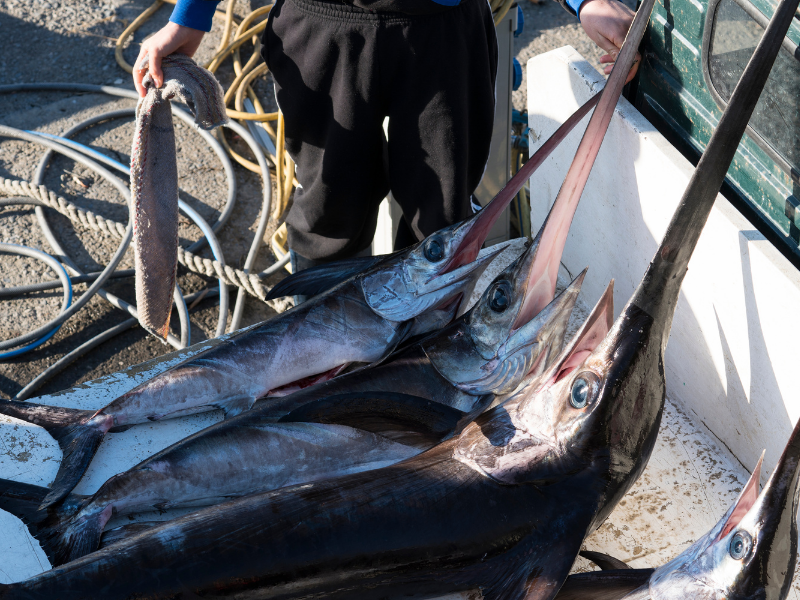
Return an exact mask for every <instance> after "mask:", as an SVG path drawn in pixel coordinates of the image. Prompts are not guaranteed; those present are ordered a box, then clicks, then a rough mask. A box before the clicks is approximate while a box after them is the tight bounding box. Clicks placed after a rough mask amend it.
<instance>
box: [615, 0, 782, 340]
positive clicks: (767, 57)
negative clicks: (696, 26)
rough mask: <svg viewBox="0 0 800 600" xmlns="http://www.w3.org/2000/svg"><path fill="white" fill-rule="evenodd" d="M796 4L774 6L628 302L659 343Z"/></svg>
mask: <svg viewBox="0 0 800 600" xmlns="http://www.w3.org/2000/svg"><path fill="white" fill-rule="evenodd" d="M796 7H797V2H794V1H792V0H790V1H788V2H787V1H784V2H782V3H781V4H780V5H779V6H778V8H777V10H776V11H775V15H774V17H773V18H772V20H771V21H770V24H769V26H768V27H767V30H766V31H765V32H764V36H763V37H762V38H761V42H760V43H759V45H758V47H757V48H756V51H755V53H754V54H753V56H752V58H751V59H750V62H748V63H747V67H746V68H745V70H744V73H742V76H741V78H740V79H739V83H738V84H737V85H736V89H735V90H734V91H733V94H732V95H731V98H730V101H729V102H728V106H727V108H726V109H725V112H724V113H723V114H722V117H721V118H720V120H719V124H718V125H717V128H716V130H715V131H714V134H713V135H712V136H711V140H710V141H709V142H708V146H707V147H706V150H705V152H704V153H703V156H702V157H701V158H700V161H699V162H698V164H697V168H696V169H695V171H694V174H693V175H692V178H691V180H690V181H689V185H688V186H687V187H686V191H685V192H684V193H683V197H682V198H681V201H680V204H679V205H678V209H677V210H676V211H675V214H674V215H673V217H672V220H671V221H670V224H669V227H668V228H667V233H666V234H665V235H664V239H663V241H662V242H661V245H660V246H659V248H658V251H657V252H656V255H655V257H654V258H653V260H652V262H651V263H650V266H649V267H648V268H647V272H646V273H645V276H644V279H643V280H642V282H641V283H640V284H639V287H638V288H637V290H636V292H635V293H634V296H633V298H632V299H631V304H633V305H635V306H638V307H639V308H641V309H642V310H644V311H645V312H646V313H648V314H649V315H650V316H651V317H653V318H654V319H655V321H656V322H657V323H663V325H664V328H665V329H664V331H663V338H662V340H663V341H662V344H666V340H667V338H668V337H669V330H670V326H671V323H672V314H673V313H674V310H675V306H676V304H677V302H678V294H679V292H680V287H681V283H682V282H683V278H684V276H685V275H686V270H687V268H688V264H689V259H690V258H691V257H692V253H693V252H694V249H695V247H696V246H697V241H698V239H699V238H700V233H701V232H702V231H703V227H704V226H705V224H706V221H707V220H708V216H709V214H710V213H711V208H712V207H713V206H714V201H715V200H716V198H717V194H718V192H719V189H720V187H721V186H722V182H723V181H724V179H725V175H726V173H727V172H728V168H729V167H730V164H731V162H732V161H733V157H734V155H735V153H736V149H737V148H738V145H739V140H741V138H742V136H743V135H744V132H745V128H746V127H747V124H748V122H749V121H750V117H751V116H752V114H753V110H754V109H755V106H756V103H757V102H758V99H759V96H760V95H761V92H762V90H763V89H764V85H765V84H766V82H767V77H768V76H769V74H770V71H771V70H772V65H773V63H774V62H775V58H776V56H777V55H778V51H779V50H780V48H781V44H782V42H783V38H784V37H785V36H786V32H787V31H788V29H789V25H790V24H791V22H792V18H793V16H794V12H795V8H796Z"/></svg>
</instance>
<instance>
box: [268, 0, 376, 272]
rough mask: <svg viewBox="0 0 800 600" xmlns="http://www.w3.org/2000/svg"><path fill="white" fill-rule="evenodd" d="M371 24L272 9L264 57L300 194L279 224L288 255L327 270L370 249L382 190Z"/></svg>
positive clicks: (322, 8)
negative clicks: (286, 235)
mask: <svg viewBox="0 0 800 600" xmlns="http://www.w3.org/2000/svg"><path fill="white" fill-rule="evenodd" d="M375 24H376V17H375V16H374V15H370V14H369V13H367V12H366V11H363V10H361V9H357V8H353V7H348V6H344V5H338V4H333V3H322V2H312V1H309V0H283V1H279V2H278V4H277V5H276V7H275V8H274V9H273V11H272V13H271V14H270V21H269V24H268V25H267V29H266V31H265V32H264V39H263V42H264V47H263V50H262V54H263V55H264V59H265V60H266V62H267V65H268V66H269V69H270V71H271V72H272V75H273V77H274V79H275V87H276V92H277V99H278V103H279V105H280V107H281V110H282V111H283V113H284V116H285V119H286V148H287V150H288V152H289V154H290V155H291V157H292V158H293V159H294V161H295V163H296V164H297V180H298V182H299V183H300V186H301V187H300V188H298V189H297V190H296V191H295V195H294V202H293V205H292V208H291V209H290V211H289V214H288V216H287V218H286V225H287V229H288V232H289V247H290V248H292V249H293V250H294V251H295V252H296V253H298V254H300V255H301V256H302V257H304V258H305V259H309V260H311V261H320V262H325V261H328V260H334V259H338V258H346V257H349V256H353V255H355V254H357V253H359V252H361V251H363V250H364V249H365V248H368V247H369V245H370V244H371V242H372V237H373V235H374V233H375V226H376V222H377V214H378V206H379V204H380V201H381V200H382V199H383V197H384V196H386V194H387V193H388V190H389V185H388V179H387V175H386V169H385V165H384V158H383V154H384V152H383V146H384V143H385V142H384V135H383V119H384V114H385V107H382V106H380V105H379V95H378V94H377V90H376V89H375V88H374V81H376V79H377V72H378V64H377V57H376V54H377V47H376V32H377V27H376V26H375Z"/></svg>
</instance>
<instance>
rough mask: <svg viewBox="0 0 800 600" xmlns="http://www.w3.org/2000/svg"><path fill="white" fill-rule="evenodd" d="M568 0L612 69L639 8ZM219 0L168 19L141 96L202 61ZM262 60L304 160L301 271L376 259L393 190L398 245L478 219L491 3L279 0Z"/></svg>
mask: <svg viewBox="0 0 800 600" xmlns="http://www.w3.org/2000/svg"><path fill="white" fill-rule="evenodd" d="M557 1H559V2H560V3H561V4H562V6H563V7H564V8H565V9H566V10H568V11H569V12H572V13H573V14H575V15H577V16H578V17H579V20H580V22H581V25H582V26H583V29H584V31H585V32H586V33H587V34H588V36H589V37H590V38H591V39H592V40H593V41H594V42H595V43H596V44H597V45H598V46H599V47H600V48H601V49H603V50H604V51H605V52H606V54H605V55H604V56H603V57H601V63H603V64H604V65H605V66H604V70H605V72H606V73H610V71H611V67H612V66H613V61H614V60H615V58H616V56H617V54H618V52H619V49H620V48H621V46H622V43H623V41H624V39H625V35H626V34H627V31H628V28H629V27H630V24H631V22H632V20H633V15H634V13H633V11H631V10H630V9H629V8H628V7H627V6H625V5H624V4H622V3H621V2H618V1H617V0H557ZM216 4H217V2H216V1H215V0H177V4H176V6H175V9H174V11H173V13H172V16H171V18H170V22H169V23H168V24H167V25H165V26H164V27H163V28H162V29H161V30H160V31H158V32H157V33H156V34H155V35H153V36H152V37H150V38H148V39H147V40H145V41H144V42H143V43H142V47H141V50H140V52H139V56H138V58H137V60H136V63H135V65H134V69H133V78H134V83H135V85H136V89H137V91H138V92H139V94H140V95H144V94H145V90H144V88H143V87H142V79H143V77H144V74H145V72H146V68H149V69H150V72H151V75H152V78H153V80H154V82H155V83H156V85H158V86H159V87H160V86H161V85H162V84H163V79H162V77H163V76H162V73H161V69H160V63H161V59H162V58H163V57H164V56H167V55H169V54H172V53H174V52H178V53H183V54H187V55H189V56H192V55H194V53H195V52H196V51H197V48H198V46H199V45H200V42H201V41H202V38H203V35H204V34H205V33H206V32H207V31H210V29H211V19H212V16H213V13H214V10H215V8H216ZM261 53H262V56H263V58H264V60H265V61H266V63H267V66H268V68H269V70H270V71H271V72H272V75H273V79H274V83H275V90H276V98H277V101H278V104H279V106H280V108H281V110H282V112H283V113H284V116H285V124H286V126H285V135H286V149H287V151H288V152H289V155H290V156H291V157H292V159H293V160H294V162H295V164H296V166H297V172H296V177H297V181H298V183H299V187H298V188H297V190H296V192H295V195H294V200H293V204H292V207H291V209H290V211H289V213H288V215H287V218H286V225H287V229H288V234H289V248H290V250H291V253H292V264H293V267H294V269H293V270H294V272H297V271H298V270H301V269H303V268H307V267H309V266H312V265H314V264H318V263H320V262H327V261H331V260H336V259H340V258H348V257H352V256H358V255H363V254H364V253H368V252H369V249H370V245H371V242H372V237H373V235H374V232H375V228H376V223H377V214H378V206H379V204H380V202H381V201H382V199H383V198H384V197H385V196H386V195H387V193H388V192H389V191H391V192H392V195H393V197H394V198H395V200H396V201H397V202H398V204H399V205H400V207H401V209H402V214H403V218H402V220H401V223H400V226H399V229H398V232H397V236H396V239H395V248H396V249H399V248H403V247H406V246H408V245H410V244H411V243H414V242H416V241H417V240H421V239H423V238H424V237H426V236H427V235H429V234H431V233H433V232H434V231H437V230H439V229H441V228H443V227H446V226H448V225H451V224H453V223H456V222H458V221H461V220H462V219H464V218H466V217H467V216H468V215H469V213H470V211H471V209H470V200H471V195H472V193H473V192H474V190H475V189H476V188H477V186H478V184H479V182H480V179H481V177H482V175H483V171H484V168H485V165H486V162H487V159H488V156H489V145H490V140H491V136H492V126H493V121H494V103H495V97H494V91H495V90H494V85H495V76H496V73H497V42H496V38H495V28H494V23H493V20H492V14H491V10H490V7H489V6H488V4H487V2H486V0H346V1H342V0H276V2H275V5H274V7H273V8H272V10H271V11H270V14H269V20H268V23H267V26H266V29H265V31H264V34H263V39H262V52H261ZM145 57H148V59H149V67H143V61H144V59H145ZM637 65H638V57H637V62H636V63H635V65H634V68H633V70H632V71H631V73H630V75H629V79H630V78H632V77H633V75H634V74H635V71H636V66H637ZM386 117H388V118H389V120H388V128H387V133H388V137H387V136H385V135H384V120H385V118H386ZM483 200H484V201H486V200H488V198H487V199H483Z"/></svg>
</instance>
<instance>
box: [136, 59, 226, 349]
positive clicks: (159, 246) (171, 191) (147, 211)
mask: <svg viewBox="0 0 800 600" xmlns="http://www.w3.org/2000/svg"><path fill="white" fill-rule="evenodd" d="M161 68H162V70H163V73H164V85H163V86H162V87H161V88H156V87H155V86H154V85H153V83H152V79H150V75H149V74H148V75H147V76H146V77H145V80H144V82H143V83H144V85H145V87H146V88H148V92H147V95H146V96H145V97H144V98H142V99H141V100H139V104H138V106H137V107H136V129H135V132H134V135H133V146H132V149H131V212H132V213H133V219H134V221H133V246H134V251H135V257H136V258H135V259H136V304H137V306H138V308H139V323H141V325H142V327H144V328H145V329H147V330H148V331H150V332H152V333H154V334H156V335H158V336H159V337H160V338H162V339H164V340H166V338H167V333H169V318H170V313H171V311H172V293H173V290H174V288H175V276H176V272H177V266H178V167H177V160H176V151H175V130H174V127H173V125H172V109H171V106H170V101H171V100H177V101H180V102H183V103H185V104H187V105H188V106H189V108H191V109H192V112H193V113H194V116H195V122H196V123H197V125H198V126H199V127H201V128H203V129H212V128H214V127H216V126H218V125H222V124H224V123H226V122H227V120H228V117H227V115H226V113H225V104H224V102H223V92H222V87H221V86H220V84H219V82H218V81H217V80H216V78H215V77H214V75H213V74H211V72H209V71H207V70H206V69H204V68H202V67H200V66H199V65H197V63H195V62H194V61H193V60H192V59H191V58H189V57H188V56H185V55H182V54H173V55H171V56H168V57H165V58H164V59H163V60H162V62H161Z"/></svg>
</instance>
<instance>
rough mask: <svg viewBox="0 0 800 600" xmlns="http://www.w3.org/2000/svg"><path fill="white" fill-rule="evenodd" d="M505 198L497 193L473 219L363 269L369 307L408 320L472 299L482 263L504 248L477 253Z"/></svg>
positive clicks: (500, 210) (439, 232) (438, 232)
mask: <svg viewBox="0 0 800 600" xmlns="http://www.w3.org/2000/svg"><path fill="white" fill-rule="evenodd" d="M506 204H507V202H504V201H503V198H495V199H494V200H492V201H491V202H490V203H489V204H488V205H486V207H485V208H483V210H481V211H479V212H477V213H476V214H474V215H473V216H472V217H470V218H469V219H467V220H465V221H462V222H461V223H457V224H455V225H451V226H450V227H446V228H445V229H441V230H439V231H437V232H436V233H434V234H432V235H430V236H428V237H427V238H425V239H424V240H422V241H421V242H418V243H417V244H415V245H414V246H412V247H411V248H410V249H409V250H407V251H405V252H402V253H398V254H397V255H396V257H394V258H391V259H389V261H386V262H383V263H381V264H380V265H379V267H376V268H375V269H372V270H370V271H367V272H366V273H364V274H363V275H362V276H361V286H362V289H363V291H364V297H365V299H366V301H367V304H368V305H369V307H370V308H371V309H372V310H374V311H375V312H376V313H377V314H378V315H380V316H381V317H383V318H385V319H388V320H390V321H407V320H409V319H414V318H416V317H419V316H420V315H422V314H423V313H425V312H427V311H429V310H431V309H434V308H442V307H447V308H450V309H452V310H451V312H453V313H454V315H455V313H456V311H458V309H459V307H460V306H461V305H462V303H463V302H466V301H468V300H469V296H470V295H471V293H472V290H473V288H474V287H475V284H476V283H477V280H478V278H479V277H480V275H481V273H483V270H484V268H486V266H487V265H488V264H489V263H490V262H491V261H492V259H494V258H495V257H496V256H497V255H498V254H499V253H500V252H501V251H502V250H503V248H502V247H501V248H497V249H494V250H493V251H490V252H488V253H486V254H485V255H484V256H482V257H481V258H478V253H479V252H480V249H481V246H483V243H484V242H485V241H486V236H487V235H488V234H489V230H490V229H491V227H492V225H494V223H495V221H496V220H497V217H498V216H500V213H502V212H503V209H504V208H505V207H506ZM476 259H477V260H476Z"/></svg>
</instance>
